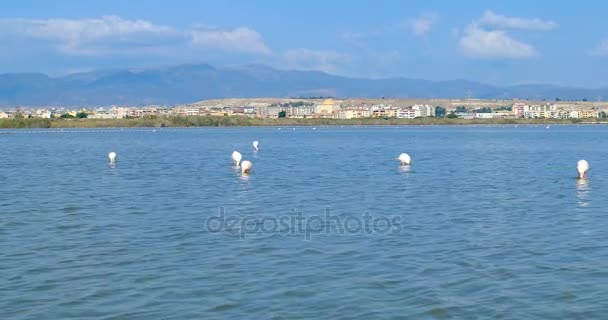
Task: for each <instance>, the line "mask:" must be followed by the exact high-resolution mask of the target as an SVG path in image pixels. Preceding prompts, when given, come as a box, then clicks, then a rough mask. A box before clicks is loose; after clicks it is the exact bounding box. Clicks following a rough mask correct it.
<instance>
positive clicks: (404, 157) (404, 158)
mask: <svg viewBox="0 0 608 320" xmlns="http://www.w3.org/2000/svg"><path fill="white" fill-rule="evenodd" d="M397 160H399V162H400V163H401V165H402V166H409V165H410V163H412V159H411V158H410V156H409V155H408V154H407V153H402V154H400V155H399V157H398V158H397Z"/></svg>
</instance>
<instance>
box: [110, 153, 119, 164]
mask: <svg viewBox="0 0 608 320" xmlns="http://www.w3.org/2000/svg"><path fill="white" fill-rule="evenodd" d="M117 159H118V157H117V156H116V152H110V154H108V160H110V164H115V163H116V160H117Z"/></svg>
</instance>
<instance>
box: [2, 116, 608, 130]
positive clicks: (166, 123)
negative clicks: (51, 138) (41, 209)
mask: <svg viewBox="0 0 608 320" xmlns="http://www.w3.org/2000/svg"><path fill="white" fill-rule="evenodd" d="M602 120H603V119H602ZM572 123H585V124H590V123H605V124H608V122H601V121H600V119H585V120H583V119H567V120H559V119H471V120H468V119H448V118H417V119H396V118H359V119H345V120H341V119H294V118H277V119H266V118H264V119H259V118H249V117H243V116H224V117H217V116H190V117H179V116H175V117H145V118H133V119H61V118H56V119H41V118H16V119H0V128H5V129H9V128H137V127H142V128H143V127H149V128H154V127H230V126H322V125H373V126H380V125H479V124H497V125H503V124H572Z"/></svg>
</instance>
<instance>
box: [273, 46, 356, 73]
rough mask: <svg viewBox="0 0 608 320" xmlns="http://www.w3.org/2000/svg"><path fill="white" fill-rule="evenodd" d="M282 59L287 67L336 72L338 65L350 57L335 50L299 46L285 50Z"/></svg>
mask: <svg viewBox="0 0 608 320" xmlns="http://www.w3.org/2000/svg"><path fill="white" fill-rule="evenodd" d="M283 59H284V60H285V64H286V67H288V68H292V69H300V70H318V71H324V72H329V73H336V72H338V71H339V67H340V65H344V64H346V63H348V62H350V61H351V60H352V57H351V56H350V55H348V54H344V53H340V52H336V51H324V50H311V49H305V48H299V49H292V50H288V51H286V52H285V53H284V54H283Z"/></svg>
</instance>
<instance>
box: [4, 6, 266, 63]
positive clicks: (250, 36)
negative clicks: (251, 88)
mask: <svg viewBox="0 0 608 320" xmlns="http://www.w3.org/2000/svg"><path fill="white" fill-rule="evenodd" d="M3 36H5V37H17V38H23V39H31V40H41V41H45V42H48V43H49V44H50V45H52V46H53V47H54V48H55V49H56V50H57V51H59V52H61V53H64V54H68V55H74V56H99V55H108V54H139V53H146V54H170V53H171V52H175V50H184V49H186V47H187V46H189V45H194V46H193V47H194V48H197V47H202V48H206V49H218V50H221V51H228V52H245V53H251V54H268V53H269V52H270V50H269V49H268V47H266V45H265V44H264V40H263V39H262V36H261V35H260V34H259V33H257V32H256V31H254V30H251V29H248V28H242V27H241V28H236V29H233V30H228V31H225V30H219V29H214V30H210V29H209V30H204V29H193V28H188V29H177V28H173V27H170V26H164V25H157V24H154V23H152V22H149V21H146V20H139V19H138V20H129V19H123V18H121V17H119V16H103V17H101V18H93V19H38V20H36V19H23V18H12V19H0V38H2V37H3Z"/></svg>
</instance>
